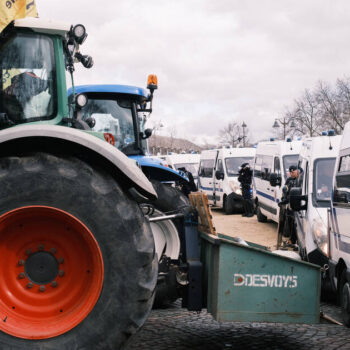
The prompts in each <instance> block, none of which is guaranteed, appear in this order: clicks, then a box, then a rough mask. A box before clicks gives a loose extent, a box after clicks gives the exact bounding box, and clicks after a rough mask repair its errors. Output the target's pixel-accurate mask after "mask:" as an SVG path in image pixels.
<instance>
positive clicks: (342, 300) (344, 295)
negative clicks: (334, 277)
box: [338, 269, 350, 327]
mask: <svg viewBox="0 0 350 350" xmlns="http://www.w3.org/2000/svg"><path fill="white" fill-rule="evenodd" d="M338 296H339V304H340V308H341V314H342V318H343V323H344V325H345V326H346V327H350V283H349V281H348V280H347V278H346V269H344V270H343V271H342V273H341V274H340V279H339V287H338Z"/></svg>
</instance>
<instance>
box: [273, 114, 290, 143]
mask: <svg viewBox="0 0 350 350" xmlns="http://www.w3.org/2000/svg"><path fill="white" fill-rule="evenodd" d="M278 122H280V123H281V124H282V126H283V140H285V138H286V126H287V125H288V124H289V122H291V123H290V127H291V128H295V126H296V125H295V123H294V120H293V119H287V118H283V119H282V120H281V119H278V118H276V119H275V122H274V123H273V125H272V127H273V128H275V129H276V128H279V127H280V125H279V124H278Z"/></svg>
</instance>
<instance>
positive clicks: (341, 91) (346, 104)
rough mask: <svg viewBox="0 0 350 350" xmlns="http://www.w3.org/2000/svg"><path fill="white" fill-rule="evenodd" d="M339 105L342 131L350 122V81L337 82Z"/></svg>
mask: <svg viewBox="0 0 350 350" xmlns="http://www.w3.org/2000/svg"><path fill="white" fill-rule="evenodd" d="M336 90H337V97H338V104H339V105H340V110H341V113H340V120H341V130H343V129H344V125H345V123H346V122H348V121H349V120H350V79H349V78H345V79H338V80H337V82H336Z"/></svg>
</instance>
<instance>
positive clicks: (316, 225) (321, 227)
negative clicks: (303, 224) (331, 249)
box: [311, 219, 328, 256]
mask: <svg viewBox="0 0 350 350" xmlns="http://www.w3.org/2000/svg"><path fill="white" fill-rule="evenodd" d="M311 228H312V235H313V237H314V241H315V243H316V244H317V246H318V247H319V249H320V250H321V251H322V253H323V254H324V255H326V256H328V235H327V228H326V226H325V224H324V223H323V221H322V220H321V219H315V220H314V221H313V223H312V227H311Z"/></svg>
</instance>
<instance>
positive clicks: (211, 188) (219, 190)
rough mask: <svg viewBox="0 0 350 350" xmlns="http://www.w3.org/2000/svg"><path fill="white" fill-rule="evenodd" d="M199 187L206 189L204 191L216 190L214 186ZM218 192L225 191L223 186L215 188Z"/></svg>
mask: <svg viewBox="0 0 350 350" xmlns="http://www.w3.org/2000/svg"><path fill="white" fill-rule="evenodd" d="M199 188H200V189H201V190H204V191H214V188H213V187H203V186H199ZM215 191H216V192H224V190H223V189H222V188H220V189H215Z"/></svg>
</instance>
